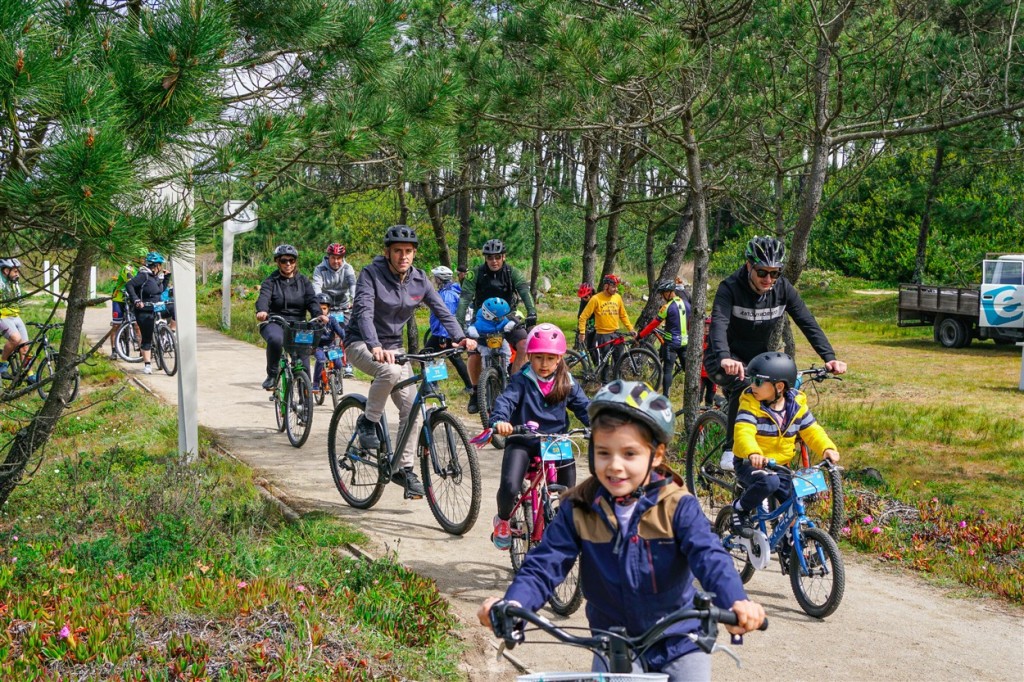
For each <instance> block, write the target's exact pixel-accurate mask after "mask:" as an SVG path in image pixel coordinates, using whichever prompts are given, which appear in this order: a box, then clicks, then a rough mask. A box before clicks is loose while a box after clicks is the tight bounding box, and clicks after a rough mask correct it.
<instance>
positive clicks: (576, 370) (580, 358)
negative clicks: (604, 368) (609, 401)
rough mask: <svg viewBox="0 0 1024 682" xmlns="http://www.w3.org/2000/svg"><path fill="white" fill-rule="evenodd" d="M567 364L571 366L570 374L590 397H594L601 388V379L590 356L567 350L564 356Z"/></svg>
mask: <svg viewBox="0 0 1024 682" xmlns="http://www.w3.org/2000/svg"><path fill="white" fill-rule="evenodd" d="M563 359H564V360H565V364H566V366H567V367H568V368H569V375H570V376H572V379H573V381H575V382H576V383H577V384H579V385H580V386H581V387H582V388H583V392H584V393H586V394H587V395H588V396H589V397H591V398H592V397H594V395H595V394H596V393H597V391H598V389H599V388H601V380H600V379H598V377H597V372H595V371H594V367H593V365H592V364H591V363H590V358H589V357H586V356H584V354H583V353H579V352H577V351H574V350H567V351H565V355H564V356H563Z"/></svg>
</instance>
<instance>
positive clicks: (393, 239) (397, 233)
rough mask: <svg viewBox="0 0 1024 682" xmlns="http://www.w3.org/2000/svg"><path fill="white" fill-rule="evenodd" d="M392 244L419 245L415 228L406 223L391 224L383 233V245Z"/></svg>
mask: <svg viewBox="0 0 1024 682" xmlns="http://www.w3.org/2000/svg"><path fill="white" fill-rule="evenodd" d="M392 244H412V245H413V246H419V245H420V240H419V239H418V238H417V237H416V230H414V229H412V228H411V227H409V226H408V225H392V226H391V227H389V228H388V230H387V232H385V233H384V246H391V245H392Z"/></svg>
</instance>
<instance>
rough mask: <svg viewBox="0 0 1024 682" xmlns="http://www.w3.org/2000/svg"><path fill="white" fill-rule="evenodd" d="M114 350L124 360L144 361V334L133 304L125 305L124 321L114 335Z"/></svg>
mask: <svg viewBox="0 0 1024 682" xmlns="http://www.w3.org/2000/svg"><path fill="white" fill-rule="evenodd" d="M114 352H116V353H117V356H118V357H119V358H121V360H122V361H124V362H130V363H136V362H142V334H141V332H140V331H139V324H138V321H137V320H136V319H135V307H134V306H132V305H127V304H126V305H125V316H124V322H122V323H121V325H120V326H119V327H118V329H117V333H116V334H115V335H114Z"/></svg>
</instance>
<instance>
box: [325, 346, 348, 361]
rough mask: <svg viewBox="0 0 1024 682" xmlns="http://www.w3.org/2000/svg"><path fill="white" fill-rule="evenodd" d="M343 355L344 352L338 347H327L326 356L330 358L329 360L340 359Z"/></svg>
mask: <svg viewBox="0 0 1024 682" xmlns="http://www.w3.org/2000/svg"><path fill="white" fill-rule="evenodd" d="M344 355H345V354H344V353H343V352H342V351H341V349H340V348H328V349H327V357H328V358H329V359H331V360H341V358H342V357H343V356H344Z"/></svg>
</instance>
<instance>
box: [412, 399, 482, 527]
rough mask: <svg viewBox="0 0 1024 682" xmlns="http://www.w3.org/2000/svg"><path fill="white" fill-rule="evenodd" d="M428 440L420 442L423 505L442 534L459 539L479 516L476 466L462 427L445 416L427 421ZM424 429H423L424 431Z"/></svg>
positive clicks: (437, 414)
mask: <svg viewBox="0 0 1024 682" xmlns="http://www.w3.org/2000/svg"><path fill="white" fill-rule="evenodd" d="M428 423H429V428H430V436H429V442H430V444H429V446H428V445H426V439H425V438H422V437H421V439H420V446H421V448H422V455H421V457H420V472H421V474H422V476H423V487H424V489H425V490H426V492H427V504H428V505H429V506H430V511H431V512H432V513H433V514H434V518H435V519H437V522H438V524H440V526H441V528H442V529H443V530H444V531H445V532H446V533H451V534H452V535H462V534H464V533H465V532H466V531H468V530H469V529H470V528H472V527H473V524H474V523H476V518H477V516H478V515H479V514H480V495H481V493H480V489H481V482H480V464H479V463H478V462H477V459H476V450H475V449H474V448H473V446H471V445H470V444H469V438H467V437H466V432H465V430H463V428H462V424H461V423H459V421H458V420H457V419H456V418H455V417H453V416H452V415H450V414H448V413H447V412H437V411H433V412H431V413H430V416H429V418H428ZM424 428H426V425H425V427H424Z"/></svg>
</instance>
